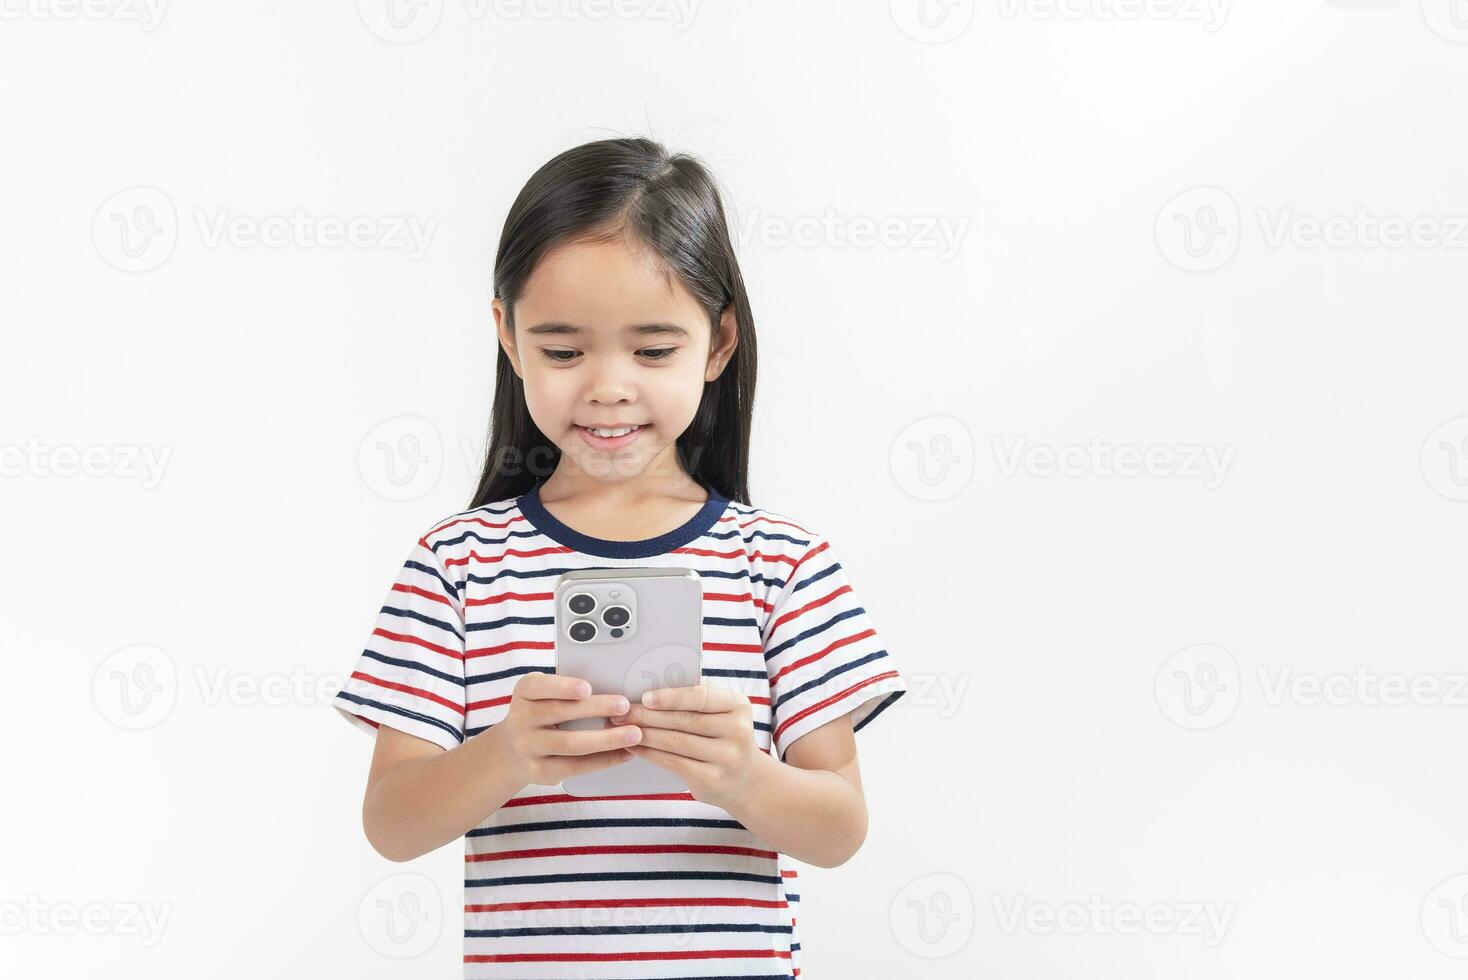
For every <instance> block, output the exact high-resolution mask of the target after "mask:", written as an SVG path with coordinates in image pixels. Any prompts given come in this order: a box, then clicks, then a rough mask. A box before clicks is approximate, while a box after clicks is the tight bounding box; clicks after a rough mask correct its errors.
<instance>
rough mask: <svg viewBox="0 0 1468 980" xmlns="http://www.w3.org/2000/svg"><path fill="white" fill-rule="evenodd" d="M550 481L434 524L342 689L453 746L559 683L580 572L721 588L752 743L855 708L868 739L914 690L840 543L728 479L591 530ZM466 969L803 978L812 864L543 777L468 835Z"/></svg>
mask: <svg viewBox="0 0 1468 980" xmlns="http://www.w3.org/2000/svg"><path fill="white" fill-rule="evenodd" d="M539 489H540V488H539V486H536V487H534V488H532V489H531V490H529V491H527V492H526V493H524V494H522V495H521V496H520V497H518V498H511V499H506V500H502V501H498V502H495V503H490V504H486V505H484V506H482V507H477V508H475V509H473V510H468V511H464V512H462V513H458V514H454V515H452V516H450V517H447V518H445V519H444V520H442V521H439V522H438V523H436V524H434V525H433V526H432V527H431V528H430V529H429V530H428V531H427V532H426V533H425V534H424V535H423V536H422V537H421V538H419V539H418V541H417V542H416V543H415V544H414V546H413V548H412V550H411V552H410V553H409V554H408V557H407V560H406V561H405V562H404V563H403V567H402V570H401V571H400V572H399V574H398V576H397V580H396V582H395V583H394V584H393V586H392V589H391V591H390V592H389V593H388V597H387V602H386V604H385V605H384V606H383V607H382V610H381V612H379V613H378V616H377V623H376V628H375V629H373V631H372V634H371V636H370V637H369V639H368V643H367V648H366V649H365V650H363V651H362V653H361V655H360V656H359V657H358V659H357V662H356V664H355V667H354V669H353V671H352V674H351V677H350V678H349V679H348V680H347V682H346V683H345V685H344V687H343V689H342V691H341V692H340V693H339V694H338V695H336V697H335V699H334V700H333V701H332V704H333V706H334V707H336V708H337V709H338V710H339V711H340V712H341V714H342V715H343V716H344V717H346V718H347V719H348V720H349V721H350V722H352V724H353V725H355V726H356V727H358V728H360V729H361V730H362V731H364V732H368V733H375V732H376V730H377V727H378V726H379V725H384V724H385V725H389V726H391V727H393V728H396V729H399V730H401V731H404V732H408V733H409V734H412V735H416V736H418V737H419V738H424V739H428V740H429V741H431V742H435V743H437V744H438V745H441V746H442V747H443V748H445V749H452V748H454V747H455V746H456V745H459V744H460V743H462V742H463V741H464V739H466V738H472V737H474V736H475V735H478V734H479V733H480V732H483V731H484V730H486V729H488V728H489V727H491V726H492V725H494V724H495V723H496V722H498V721H499V720H500V719H502V718H503V717H505V715H506V714H507V713H508V710H509V703H510V696H511V691H512V689H513V688H514V686H515V682H516V681H517V680H518V679H519V678H520V676H521V675H523V674H526V673H528V672H530V671H543V672H545V673H555V669H556V667H555V634H554V617H553V605H552V590H553V588H554V586H555V581H556V578H557V576H559V575H560V574H561V573H562V572H564V571H567V570H570V569H578V568H627V567H667V566H682V567H687V568H692V569H694V570H695V571H697V572H698V574H699V576H700V577H701V578H702V579H703V593H704V594H703V603H704V605H703V682H704V683H708V684H718V685H724V686H728V687H731V688H733V689H735V690H738V691H741V692H743V693H744V694H745V695H746V696H747V697H748V698H749V701H750V703H751V705H752V707H753V710H754V738H755V742H756V744H757V745H758V746H759V748H760V749H761V750H762V751H764V752H766V753H767V754H768V753H769V752H770V750H771V745H772V744H773V747H774V749H775V751H776V752H777V753H778V755H777V758H779V759H781V760H783V759H784V758H785V754H786V752H787V751H788V749H789V747H790V745H791V743H792V742H794V741H795V740H796V739H798V738H800V736H802V735H804V734H805V733H806V732H809V731H812V730H814V729H816V728H819V727H820V726H822V725H824V724H826V723H827V722H830V721H832V720H834V719H837V718H840V717H841V716H842V715H844V714H846V713H848V712H851V713H852V714H851V719H852V725H853V728H855V729H857V730H861V729H863V728H865V727H866V726H867V725H868V724H870V723H871V721H872V720H873V719H874V718H876V717H877V715H878V714H880V713H881V712H882V710H883V709H885V708H887V707H888V706H890V705H891V704H892V703H893V702H894V701H896V700H897V699H898V698H899V697H901V696H902V694H903V692H904V691H906V690H907V684H906V681H905V680H904V678H903V676H902V675H901V674H900V673H898V671H897V669H896V665H895V664H894V662H893V659H892V657H891V656H889V655H888V653H887V651H886V650H885V649H883V646H882V640H881V638H880V637H879V636H878V635H877V632H876V630H875V629H874V628H873V624H872V621H871V619H870V618H869V616H868V614H867V612H866V611H865V610H864V609H863V608H862V605H861V602H860V600H859V599H858V598H857V596H856V593H854V592H853V591H852V588H851V585H850V584H849V583H848V582H847V579H846V574H845V572H844V570H843V569H842V566H841V564H840V562H839V561H838V560H837V556H836V554H835V553H834V551H833V550H832V548H831V545H830V543H829V542H828V541H827V540H826V539H825V538H824V537H822V536H821V535H820V534H818V533H816V532H815V531H813V530H811V529H810V528H809V527H808V526H806V525H804V524H802V523H800V522H797V521H794V520H791V519H790V518H789V517H785V516H782V515H780V514H777V513H774V512H772V511H768V510H765V509H763V508H759V507H750V506H744V505H742V504H739V503H736V502H733V501H730V500H727V499H725V498H724V497H722V496H720V495H719V494H718V493H717V492H714V491H713V490H712V489H711V488H707V487H706V489H709V499H708V502H707V503H706V504H705V505H704V507H703V508H702V509H701V510H700V511H699V512H698V513H697V514H696V515H695V516H694V517H693V518H692V519H690V520H689V521H687V522H686V523H685V524H683V525H682V526H681V527H679V528H677V529H676V530H673V531H669V532H668V533H666V534H663V535H659V536H658V537H655V538H648V539H645V540H641V541H611V540H606V539H602V538H596V537H591V536H589V535H586V534H582V533H580V532H578V531H576V530H574V529H573V528H571V527H569V526H567V525H566V524H564V523H562V522H561V521H559V520H557V519H556V518H555V517H553V516H551V514H550V512H549V511H547V510H546V509H545V507H544V505H543V504H542V503H541V502H540V495H539ZM464 844H465V846H464V896H463V897H464V975H465V977H471V978H472V977H496V978H511V977H513V978H516V980H532V978H552V977H555V978H560V977H580V978H589V977H597V978H604V980H610V978H616V980H624V978H671V977H740V978H743V977H787V978H788V977H795V976H798V975H799V973H800V969H799V962H800V943H799V940H798V939H797V934H796V929H795V926H796V914H795V913H796V908H797V902H798V901H799V894H798V881H797V871H796V870H795V869H794V868H793V867H791V866H790V864H791V861H790V859H789V858H787V857H786V856H784V855H782V854H780V853H779V852H777V851H776V850H774V849H773V848H771V847H770V846H769V845H768V844H767V843H765V842H764V841H763V840H761V839H760V838H758V837H756V836H755V835H754V834H752V833H751V832H750V831H749V830H747V829H746V828H745V827H744V825H743V824H741V823H739V822H738V821H737V820H735V819H734V818H733V817H731V816H730V814H729V813H728V811H726V810H724V809H722V808H721V807H716V806H711V805H709V804H706V803H702V802H699V801H698V800H695V799H694V798H693V797H692V795H691V794H689V793H686V792H684V793H674V794H659V795H641V796H607V797H575V796H569V795H566V794H565V793H564V792H562V787H561V786H560V784H556V785H537V784H531V785H528V786H526V787H524V788H523V789H522V790H521V791H520V792H519V793H517V794H516V795H515V796H514V797H513V798H512V799H510V800H508V801H507V802H506V803H505V804H504V806H502V807H500V809H499V810H497V811H495V812H494V813H491V814H490V815H489V816H487V817H486V818H485V820H484V822H483V823H481V824H480V825H479V826H478V827H475V828H474V829H473V830H471V831H469V833H468V834H467V835H465V841H464Z"/></svg>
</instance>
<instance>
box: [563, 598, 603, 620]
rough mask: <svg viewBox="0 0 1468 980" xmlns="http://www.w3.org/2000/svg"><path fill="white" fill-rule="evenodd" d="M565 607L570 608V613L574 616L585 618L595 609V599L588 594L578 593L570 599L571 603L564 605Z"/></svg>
mask: <svg viewBox="0 0 1468 980" xmlns="http://www.w3.org/2000/svg"><path fill="white" fill-rule="evenodd" d="M566 605H568V606H570V607H571V611H572V612H573V613H575V614H576V615H578V616H585V615H586V614H587V613H589V612H591V611H592V610H593V609H595V608H596V598H595V597H594V596H592V595H591V593H589V592H578V593H576V594H575V595H573V596H572V597H571V601H570V602H568V603H566Z"/></svg>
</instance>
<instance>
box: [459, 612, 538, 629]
mask: <svg viewBox="0 0 1468 980" xmlns="http://www.w3.org/2000/svg"><path fill="white" fill-rule="evenodd" d="M555 622H556V618H555V617H554V616H506V617H505V618H504V619H491V620H489V621H488V622H483V623H470V624H469V625H468V626H467V627H466V628H467V629H468V630H469V631H470V632H476V631H478V630H497V629H500V628H502V627H505V626H511V625H518V626H554V625H555Z"/></svg>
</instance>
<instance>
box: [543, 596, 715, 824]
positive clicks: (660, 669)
mask: <svg viewBox="0 0 1468 980" xmlns="http://www.w3.org/2000/svg"><path fill="white" fill-rule="evenodd" d="M555 623H556V629H555V636H556V673H558V674H567V675H570V676H571V677H579V678H581V679H583V680H585V681H586V682H587V683H589V684H590V685H591V692H592V693H593V694H621V695H624V696H625V697H626V698H627V700H628V701H629V702H631V703H632V704H639V703H640V702H641V701H642V695H643V694H644V693H645V692H647V691H653V690H657V689H658V688H663V687H689V686H692V685H694V684H699V683H701V682H702V680H703V580H702V579H701V578H700V577H699V575H698V573H697V572H696V571H694V570H693V569H691V568H596V569H577V570H576V571H572V572H564V573H562V574H561V576H560V577H559V578H558V579H556V586H555ZM557 727H560V728H563V729H580V730H588V729H589V730H595V729H600V728H609V727H613V726H612V724H611V721H610V719H608V718H606V717H603V716H597V717H593V718H574V719H572V720H570V721H563V722H561V723H560V725H559V726H557ZM561 786H562V788H563V789H564V790H565V792H566V793H567V795H569V796H635V795H642V794H647V793H686V792H688V789H689V787H688V784H687V783H686V782H685V781H684V780H683V778H682V777H681V776H678V775H677V774H675V773H672V772H669V771H668V770H666V769H664V768H662V767H661V766H658V765H654V764H653V763H651V762H648V761H647V760H646V759H636V758H634V759H629V760H628V761H626V762H620V763H618V764H617V765H615V766H609V767H608V768H606V769H599V770H597V771H596V772H590V773H582V774H581V775H577V776H571V777H569V778H567V779H565V780H562V782H561Z"/></svg>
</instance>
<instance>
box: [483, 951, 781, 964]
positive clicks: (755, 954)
mask: <svg viewBox="0 0 1468 980" xmlns="http://www.w3.org/2000/svg"><path fill="white" fill-rule="evenodd" d="M768 956H775V957H779V958H780V959H785V960H788V959H789V958H790V950H788V949H690V950H687V951H686V952H683V951H678V950H646V951H642V952H635V953H468V954H465V956H464V962H465V963H616V962H621V961H624V960H632V961H638V960H721V959H726V958H727V959H741V960H749V959H758V958H761V957H768Z"/></svg>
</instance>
